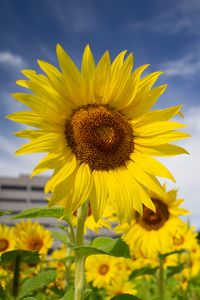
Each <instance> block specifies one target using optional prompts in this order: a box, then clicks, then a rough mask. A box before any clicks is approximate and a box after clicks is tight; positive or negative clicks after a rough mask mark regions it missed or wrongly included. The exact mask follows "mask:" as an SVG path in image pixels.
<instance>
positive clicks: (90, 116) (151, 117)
mask: <svg viewBox="0 0 200 300" xmlns="http://www.w3.org/2000/svg"><path fill="white" fill-rule="evenodd" d="M125 54H126V51H123V52H121V53H119V55H118V56H117V57H116V58H115V59H114V61H113V62H112V63H111V62H110V57H109V52H108V51H106V52H105V53H104V55H103V56H102V57H101V59H100V60H99V62H98V63H97V64H95V61H94V58H93V55H92V53H91V51H90V48H89V46H86V48H85V50H84V53H83V58H82V65H81V70H79V69H78V68H77V67H76V66H75V64H74V62H73V61H72V60H71V58H70V57H69V56H68V54H67V53H66V52H65V51H64V50H63V48H62V47H61V46H60V45H58V46H57V56H58V62H59V66H60V70H58V69H57V68H55V67H54V66H52V65H51V64H49V63H47V62H44V61H41V60H40V61H38V63H39V66H40V67H41V69H42V70H43V71H44V72H45V73H46V74H45V75H44V74H37V73H36V72H35V71H33V70H24V71H23V74H24V75H25V76H26V77H27V78H28V80H19V81H17V83H18V84H19V85H21V86H23V87H26V88H28V89H29V90H30V91H31V94H30V93H16V94H14V95H13V96H14V98H16V99H17V100H18V101H19V102H21V103H23V104H25V105H27V106H29V108H30V110H28V111H23V112H17V113H14V114H11V115H9V116H8V118H9V119H11V120H13V121H16V122H20V123H23V124H26V125H30V126H32V127H36V129H27V130H23V131H20V132H18V133H17V135H18V136H19V137H22V138H28V139H30V142H28V143H27V144H25V145H23V146H22V147H21V148H20V149H19V150H18V151H17V154H24V153H32V152H47V153H48V154H47V155H46V156H45V157H44V158H43V159H42V160H41V161H40V163H39V164H38V165H37V166H36V168H35V169H34V172H33V174H32V175H35V174H38V173H41V172H43V171H46V170H48V169H53V170H54V172H53V175H52V177H51V178H50V180H49V181H48V182H47V184H46V186H45V192H46V193H48V192H52V197H51V199H50V202H49V205H50V206H53V205H55V204H57V203H59V202H60V201H62V202H64V206H65V207H66V213H71V212H73V211H75V210H76V209H77V208H78V207H79V206H80V205H81V204H82V203H83V202H84V201H86V200H87V199H89V200H90V205H91V210H92V214H93V215H94V218H95V220H96V221H98V220H99V219H100V218H101V216H102V214H103V212H104V209H105V207H106V205H107V203H108V202H109V203H110V204H111V206H112V207H113V209H114V210H115V212H116V214H117V217H118V218H119V220H120V222H124V221H128V222H130V221H131V219H132V214H133V209H136V210H137V211H138V212H139V213H142V203H143V204H144V205H145V206H146V207H148V208H150V209H152V210H154V209H155V207H154V205H153V203H152V201H151V200H150V198H149V196H148V194H147V193H146V187H148V188H151V189H152V190H153V191H154V192H156V193H157V194H162V190H161V186H160V184H159V182H158V180H157V179H156V177H155V176H161V177H166V178H170V179H172V180H174V178H173V176H172V175H171V173H170V172H169V171H168V170H167V169H166V168H165V167H164V166H163V165H162V164H161V163H160V162H158V161H157V160H155V159H154V158H152V156H168V155H177V154H181V153H187V152H186V151H185V150H184V149H183V148H181V147H179V146H176V145H173V144H169V143H170V142H173V141H175V140H179V139H183V138H185V137H188V136H189V135H188V134H186V133H184V132H181V131H176V130H177V129H180V128H183V127H184V125H183V124H180V123H179V122H175V121H171V118H173V117H174V116H175V115H177V114H178V113H179V111H180V109H181V106H175V107H170V108H166V109H163V110H154V111H149V110H150V109H151V108H152V106H153V105H154V104H155V103H156V101H157V99H158V98H159V97H160V96H161V95H162V93H163V92H164V91H165V89H166V86H167V85H161V86H157V87H155V88H152V86H153V85H154V83H155V82H156V80H157V79H158V77H159V76H160V75H161V74H162V72H153V73H150V74H148V75H146V76H144V77H143V78H141V74H142V73H143V71H144V70H145V69H146V68H147V67H148V65H144V66H141V67H139V68H137V69H135V70H134V71H132V68H133V55H132V53H131V54H129V55H128V56H127V57H126V58H124V57H125Z"/></svg>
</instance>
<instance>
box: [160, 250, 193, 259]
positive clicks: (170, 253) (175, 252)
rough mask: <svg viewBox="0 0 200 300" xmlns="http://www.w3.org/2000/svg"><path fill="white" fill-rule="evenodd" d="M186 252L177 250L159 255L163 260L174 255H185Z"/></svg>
mask: <svg viewBox="0 0 200 300" xmlns="http://www.w3.org/2000/svg"><path fill="white" fill-rule="evenodd" d="M185 252H187V250H186V249H180V250H175V251H172V252H168V253H164V254H159V257H160V258H161V259H165V258H166V257H167V256H170V255H173V254H181V253H185Z"/></svg>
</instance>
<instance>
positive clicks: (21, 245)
mask: <svg viewBox="0 0 200 300" xmlns="http://www.w3.org/2000/svg"><path fill="white" fill-rule="evenodd" d="M16 235H17V239H16V247H17V248H18V249H24V250H31V251H38V252H39V253H40V254H47V252H48V250H49V249H50V248H51V246H52V243H53V239H52V236H51V234H50V231H48V230H46V229H45V228H44V227H43V226H42V225H40V224H39V223H37V222H32V221H31V220H27V221H23V222H21V223H18V224H16Z"/></svg>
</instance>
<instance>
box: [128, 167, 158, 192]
mask: <svg viewBox="0 0 200 300" xmlns="http://www.w3.org/2000/svg"><path fill="white" fill-rule="evenodd" d="M127 168H128V170H129V172H130V174H131V176H133V178H135V179H136V180H137V181H138V182H139V183H140V184H142V185H144V186H146V187H147V188H149V189H151V190H152V191H154V192H155V193H157V194H158V195H160V196H161V197H162V196H163V190H162V187H161V185H160V183H159V182H158V181H157V180H156V178H155V177H153V176H151V175H149V174H148V173H146V172H144V171H143V170H142V169H141V168H139V167H138V166H137V165H136V163H133V162H128V163H127Z"/></svg>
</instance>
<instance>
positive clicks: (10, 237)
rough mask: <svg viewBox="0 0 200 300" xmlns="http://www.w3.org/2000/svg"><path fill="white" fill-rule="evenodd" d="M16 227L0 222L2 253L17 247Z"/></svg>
mask: <svg viewBox="0 0 200 300" xmlns="http://www.w3.org/2000/svg"><path fill="white" fill-rule="evenodd" d="M15 238H16V237H15V234H14V229H13V228H10V227H8V226H6V225H2V224H0V255H1V254H3V253H4V252H6V251H11V250H14V249H15Z"/></svg>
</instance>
